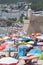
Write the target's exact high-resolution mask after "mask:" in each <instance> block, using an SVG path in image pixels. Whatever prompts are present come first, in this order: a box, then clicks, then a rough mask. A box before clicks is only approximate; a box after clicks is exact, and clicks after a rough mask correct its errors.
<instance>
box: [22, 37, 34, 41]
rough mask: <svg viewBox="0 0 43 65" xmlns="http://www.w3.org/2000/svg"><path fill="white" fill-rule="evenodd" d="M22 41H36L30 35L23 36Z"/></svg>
mask: <svg viewBox="0 0 43 65" xmlns="http://www.w3.org/2000/svg"><path fill="white" fill-rule="evenodd" d="M21 41H22V42H23V41H24V42H25V41H34V40H33V39H31V38H28V37H23V38H22V40H21Z"/></svg>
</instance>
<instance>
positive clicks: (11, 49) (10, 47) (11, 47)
mask: <svg viewBox="0 0 43 65" xmlns="http://www.w3.org/2000/svg"><path fill="white" fill-rule="evenodd" d="M9 49H10V51H15V50H16V47H14V46H7V47H6V48H5V49H4V50H3V51H9Z"/></svg>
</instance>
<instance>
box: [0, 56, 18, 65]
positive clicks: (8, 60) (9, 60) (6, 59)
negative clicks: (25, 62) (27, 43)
mask: <svg viewBox="0 0 43 65" xmlns="http://www.w3.org/2000/svg"><path fill="white" fill-rule="evenodd" d="M17 63H18V60H17V59H14V58H11V57H4V58H2V59H0V65H1V64H2V65H4V64H6V65H10V64H12V65H15V64H17Z"/></svg>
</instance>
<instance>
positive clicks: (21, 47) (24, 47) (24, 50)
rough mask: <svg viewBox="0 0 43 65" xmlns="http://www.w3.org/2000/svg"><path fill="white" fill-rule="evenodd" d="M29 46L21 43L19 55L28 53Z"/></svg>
mask: <svg viewBox="0 0 43 65" xmlns="http://www.w3.org/2000/svg"><path fill="white" fill-rule="evenodd" d="M27 48H28V47H27V46H25V45H20V46H19V47H18V55H19V56H25V54H26V49H27Z"/></svg>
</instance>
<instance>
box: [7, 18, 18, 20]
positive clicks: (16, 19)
mask: <svg viewBox="0 0 43 65" xmlns="http://www.w3.org/2000/svg"><path fill="white" fill-rule="evenodd" d="M8 20H11V21H17V18H9V19H8Z"/></svg>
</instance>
